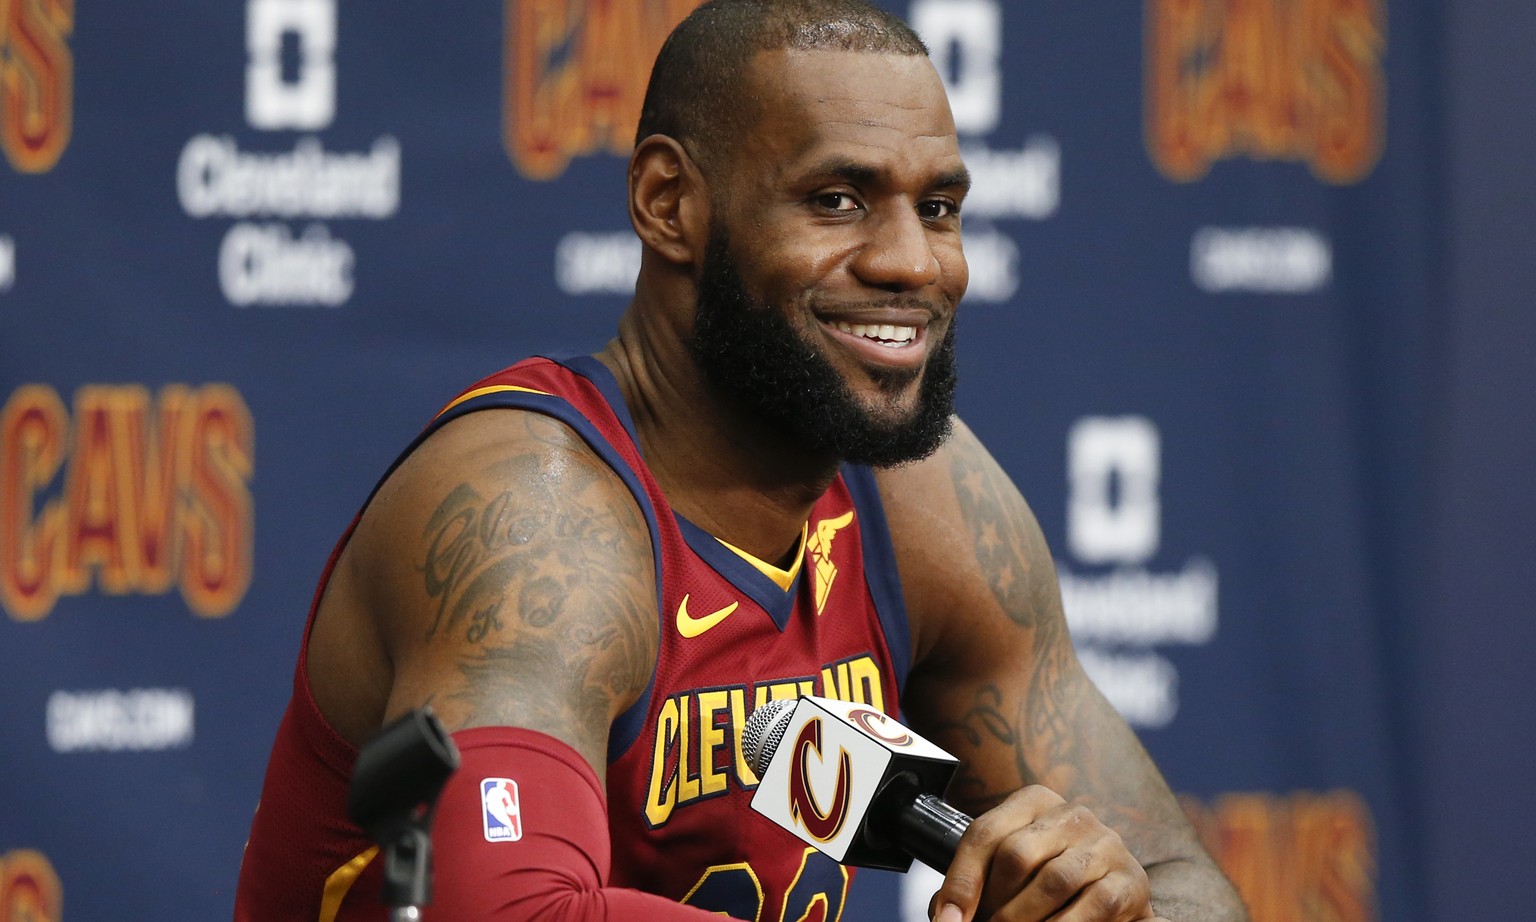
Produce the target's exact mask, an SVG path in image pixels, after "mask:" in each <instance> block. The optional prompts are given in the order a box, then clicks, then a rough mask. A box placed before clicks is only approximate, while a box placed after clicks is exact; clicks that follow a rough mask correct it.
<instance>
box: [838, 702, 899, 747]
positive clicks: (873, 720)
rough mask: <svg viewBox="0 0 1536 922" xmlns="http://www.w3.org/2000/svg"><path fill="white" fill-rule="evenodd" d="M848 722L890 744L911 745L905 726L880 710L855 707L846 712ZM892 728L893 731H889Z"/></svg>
mask: <svg viewBox="0 0 1536 922" xmlns="http://www.w3.org/2000/svg"><path fill="white" fill-rule="evenodd" d="M848 722H849V723H851V724H853V725H854V726H855V727H858V728H859V729H860V730H863V731H864V732H865V733H868V734H869V735H870V736H873V737H874V738H875V739H877V740H884V741H885V742H887V743H890V744H891V745H892V746H910V745H912V734H910V733H908V732H907V728H906V727H903V726H902V725H901V724H899V723H897V722H896V721H894V720H891V719H890V718H889V717H887V716H886V715H885V714H884V713H883V712H881V711H876V710H873V709H871V708H865V707H856V708H853V709H852V710H850V711H849V712H848ZM893 728H894V730H895V732H894V733H893V732H891V731H892V729H893Z"/></svg>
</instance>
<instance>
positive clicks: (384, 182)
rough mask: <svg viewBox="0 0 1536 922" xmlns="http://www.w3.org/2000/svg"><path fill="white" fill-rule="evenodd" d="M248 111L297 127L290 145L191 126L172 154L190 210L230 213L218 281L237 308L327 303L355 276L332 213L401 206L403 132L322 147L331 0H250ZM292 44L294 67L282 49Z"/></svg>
mask: <svg viewBox="0 0 1536 922" xmlns="http://www.w3.org/2000/svg"><path fill="white" fill-rule="evenodd" d="M245 46H246V47H245V51H246V60H245V121H246V123H247V124H248V125H249V126H250V127H251V128H252V129H255V130H256V131H259V132H306V134H301V135H300V136H299V137H298V138H297V140H295V141H293V142H292V143H291V145H289V146H288V148H287V149H283V150H275V151H251V150H246V149H244V148H242V147H241V145H240V144H239V143H238V142H237V140H236V139H235V138H234V137H233V136H231V135H227V134H225V135H217V134H199V135H196V136H195V137H193V138H192V139H191V140H189V141H188V142H187V145H186V147H185V148H183V149H182V153H181V157H180V159H179V160H178V161H177V165H176V191H177V195H178V197H179V199H180V201H181V206H182V210H183V211H185V212H186V214H187V215H188V216H189V217H192V218H220V217H222V218H233V219H236V220H235V223H234V224H233V225H231V226H230V227H229V229H228V231H226V233H225V235H224V240H223V242H222V243H221V244H220V246H219V254H218V275H219V287H220V288H221V289H222V290H223V292H224V297H225V299H226V300H228V301H229V303H230V304H233V305H235V306H236V307H255V306H278V305H293V306H316V307H336V306H338V305H341V304H344V303H346V301H347V300H348V299H350V298H351V297H352V293H353V291H354V289H355V287H356V280H355V268H356V264H357V257H356V254H355V253H354V252H353V250H352V247H351V245H350V244H348V243H347V241H346V240H344V239H341V238H340V237H338V236H336V235H335V234H334V233H333V231H332V228H331V225H330V223H328V222H332V221H338V220H349V219H367V220H382V219H385V218H389V217H393V216H394V214H395V213H396V212H397V211H398V210H399V207H400V159H401V158H400V143H399V141H397V140H396V139H395V138H394V137H392V136H390V135H380V136H379V137H378V138H376V139H375V140H374V142H373V144H372V146H371V147H370V148H369V149H368V150H367V151H364V152H356V153H350V152H340V151H331V150H327V149H326V147H325V145H324V144H323V143H322V142H321V139H320V138H319V137H318V136H316V135H315V134H313V132H318V131H321V130H323V129H325V128H328V127H330V125H331V122H332V121H333V120H334V119H335V116H336V108H337V100H336V82H337V79H336V78H337V75H336V47H337V27H336V0H248V2H247V4H246V24H245ZM285 46H290V47H293V48H295V49H296V51H297V64H296V66H295V67H293V68H292V69H291V72H289V71H288V70H285V68H284V66H283V56H284V51H283V49H284V48H285Z"/></svg>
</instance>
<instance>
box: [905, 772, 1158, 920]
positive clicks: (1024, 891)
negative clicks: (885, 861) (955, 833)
mask: <svg viewBox="0 0 1536 922" xmlns="http://www.w3.org/2000/svg"><path fill="white" fill-rule="evenodd" d="M930 918H932V919H934V920H935V922H972V920H995V922H1042V920H1046V919H1049V920H1051V922H1142V920H1153V922H1157V920H1156V916H1155V914H1154V913H1153V911H1152V902H1151V891H1150V887H1149V885H1148V883H1147V873H1146V871H1144V870H1142V867H1141V864H1140V863H1138V862H1137V861H1136V859H1135V858H1134V857H1132V856H1131V853H1130V850H1129V849H1127V848H1126V847H1125V843H1124V842H1123V841H1121V839H1120V836H1119V834H1118V833H1116V832H1115V831H1114V830H1113V829H1110V828H1109V827H1108V826H1105V825H1104V824H1103V823H1102V822H1100V821H1099V818H1098V817H1096V816H1094V815H1093V811H1091V810H1089V809H1088V808H1087V807H1084V806H1082V805H1080V804H1069V803H1067V802H1066V801H1064V800H1062V799H1061V797H1059V796H1058V795H1057V794H1055V793H1054V792H1052V791H1050V790H1049V789H1047V788H1043V787H1040V786H1039V785H1034V786H1031V787H1027V788H1024V789H1023V790H1020V791H1016V792H1015V793H1014V794H1013V795H1012V796H1010V797H1009V798H1008V799H1007V800H1005V801H1003V802H1002V803H1001V804H999V805H998V806H996V807H994V808H992V809H991V810H988V811H987V812H986V813H984V814H982V815H981V816H979V817H977V818H976V820H975V821H974V822H973V823H971V828H970V829H968V830H967V831H966V833H965V836H964V837H963V838H962V839H961V840H960V846H959V848H958V849H957V850H956V851H955V860H954V862H953V863H952V864H950V866H949V873H948V874H946V875H945V876H944V885H943V886H942V887H940V888H939V892H938V893H935V894H934V896H933V901H932V902H931V903H930Z"/></svg>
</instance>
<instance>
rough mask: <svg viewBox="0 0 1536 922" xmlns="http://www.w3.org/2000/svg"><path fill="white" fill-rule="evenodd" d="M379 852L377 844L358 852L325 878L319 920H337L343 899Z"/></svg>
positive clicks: (330, 921) (322, 921) (329, 921)
mask: <svg viewBox="0 0 1536 922" xmlns="http://www.w3.org/2000/svg"><path fill="white" fill-rule="evenodd" d="M378 853H379V847H378V846H377V845H375V846H372V847H371V848H369V849H367V850H366V851H362V852H358V853H357V855H356V856H355V857H353V858H352V860H351V861H348V862H347V863H346V864H344V865H342V866H341V867H339V868H337V869H336V870H334V871H332V872H331V876H330V877H327V878H326V879H325V890H324V891H322V892H321V895H320V917H319V922H336V914H337V913H339V912H341V901H342V900H344V899H346V898H347V893H348V892H350V891H351V889H352V885H353V884H355V883H357V879H358V878H359V877H361V876H362V874H363V869H364V868H366V867H368V862H370V861H372V860H373V856H374V855H377V854H378Z"/></svg>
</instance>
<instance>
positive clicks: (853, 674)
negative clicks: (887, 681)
mask: <svg viewBox="0 0 1536 922" xmlns="http://www.w3.org/2000/svg"><path fill="white" fill-rule="evenodd" d="M848 695H849V697H848V698H847V699H846V700H848V701H852V702H853V703H854V704H867V705H869V706H870V707H872V708H874V709H875V710H877V711H884V710H885V692H884V690H882V689H881V687H880V665H879V664H878V663H876V662H875V661H874V660H873V659H872V658H870V657H868V656H861V657H858V658H857V659H854V660H851V661H849V663H848Z"/></svg>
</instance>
